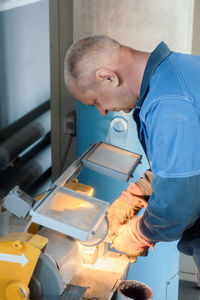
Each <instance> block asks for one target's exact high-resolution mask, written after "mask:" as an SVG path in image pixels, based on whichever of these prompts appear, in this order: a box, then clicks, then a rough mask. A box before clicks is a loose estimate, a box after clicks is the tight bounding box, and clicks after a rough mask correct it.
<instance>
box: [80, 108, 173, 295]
mask: <svg viewBox="0 0 200 300" xmlns="http://www.w3.org/2000/svg"><path fill="white" fill-rule="evenodd" d="M99 141H103V142H107V143H110V144H113V145H116V146H118V147H121V148H124V149H127V150H130V151H133V152H135V153H139V154H141V155H142V157H143V158H142V164H141V165H139V166H138V167H137V168H136V170H135V172H134V177H133V178H132V179H131V180H130V181H129V182H128V183H125V182H122V181H119V180H117V179H114V178H110V177H108V176H105V175H102V174H99V173H97V172H95V171H92V170H89V169H86V168H83V170H82V172H81V174H80V175H79V181H80V182H82V183H85V184H88V185H90V186H92V187H94V189H95V197H97V198H100V199H102V200H105V201H109V202H111V203H112V202H113V201H114V200H115V199H116V198H117V197H119V195H120V194H121V192H122V191H123V190H124V189H126V188H127V187H128V185H129V183H130V182H136V181H137V180H138V179H139V178H140V176H141V175H142V174H143V173H144V171H145V170H146V169H148V168H149V165H148V162H147V159H146V157H145V154H144V152H143V149H142V147H141V145H140V142H139V141H138V137H137V131H136V124H135V122H134V121H133V119H132V112H130V113H129V114H126V113H123V112H109V114H108V115H107V116H103V115H101V114H100V113H99V112H98V111H97V110H96V108H95V107H91V106H90V107H87V106H84V105H82V104H81V103H79V102H78V104H77V151H78V153H77V154H78V156H80V155H81V154H83V152H84V151H85V150H87V148H88V147H89V146H90V144H93V143H98V142H99ZM141 213H142V212H141ZM178 266H179V255H178V251H177V249H176V242H173V243H159V244H157V245H156V246H155V249H154V251H152V250H151V249H150V250H149V254H148V256H147V257H139V258H138V259H137V262H136V263H134V264H132V265H131V267H130V271H129V274H128V279H134V280H138V281H141V282H144V283H145V284H147V285H148V286H150V287H151V289H152V290H153V294H154V297H153V299H154V300H168V299H169V294H170V300H177V299H178V276H177V274H178ZM172 283H173V284H172ZM169 287H170V289H169Z"/></svg>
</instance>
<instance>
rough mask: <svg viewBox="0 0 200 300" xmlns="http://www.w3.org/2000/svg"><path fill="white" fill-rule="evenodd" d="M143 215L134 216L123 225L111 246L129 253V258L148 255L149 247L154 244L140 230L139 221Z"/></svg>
mask: <svg viewBox="0 0 200 300" xmlns="http://www.w3.org/2000/svg"><path fill="white" fill-rule="evenodd" d="M141 217H142V216H140V217H133V218H132V219H131V220H129V222H128V223H127V224H124V225H121V227H120V228H119V232H118V235H117V236H116V237H115V238H114V240H113V243H112V245H111V248H113V247H114V248H115V249H116V250H118V251H120V252H124V253H125V254H127V256H128V257H129V258H133V257H137V256H146V255H147V254H148V249H149V247H152V249H153V248H154V245H153V244H151V243H149V242H148V241H147V240H145V239H144V238H143V237H142V236H141V235H140V233H139V232H138V222H139V220H140V218H141Z"/></svg>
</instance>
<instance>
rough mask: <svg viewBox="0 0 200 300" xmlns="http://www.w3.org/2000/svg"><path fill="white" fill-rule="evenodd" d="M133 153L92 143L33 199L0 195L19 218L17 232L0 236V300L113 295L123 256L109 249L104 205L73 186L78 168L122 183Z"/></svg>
mask: <svg viewBox="0 0 200 300" xmlns="http://www.w3.org/2000/svg"><path fill="white" fill-rule="evenodd" d="M140 162H141V155H138V154H136V153H133V152H130V151H127V150H124V149H122V148H119V147H115V146H113V145H110V144H107V143H103V142H99V143H95V144H92V145H91V146H90V147H89V149H88V150H87V151H86V152H85V153H84V154H83V155H82V156H81V157H80V158H78V159H77V160H75V161H74V162H73V163H72V164H71V166H70V167H69V168H67V169H66V171H65V172H64V173H63V174H62V175H61V176H60V177H59V178H58V179H57V180H56V181H55V182H54V183H53V184H52V185H51V186H50V187H49V188H48V190H47V192H46V193H45V194H44V195H43V196H42V197H41V199H40V200H38V201H35V199H33V198H32V197H30V196H29V195H28V194H26V193H25V192H23V191H22V190H21V189H20V188H19V187H18V186H16V187H15V188H14V189H13V190H11V191H10V192H9V194H8V195H7V196H6V197H5V199H4V200H3V203H2V206H3V208H4V210H6V211H7V212H9V213H10V214H12V215H15V216H16V217H17V218H18V219H20V220H21V219H23V220H24V225H23V230H22V231H24V232H12V233H8V234H7V235H3V236H2V237H1V238H0V299H1V300H14V299H15V300H21V299H22V300H23V299H31V300H35V299H37V300H47V299H48V300H51V299H52V300H53V299H60V300H64V299H68V300H71V299H73V300H79V299H98V300H108V299H111V298H112V297H114V295H115V291H116V288H117V286H118V284H119V283H120V281H121V280H123V279H126V276H127V272H128V268H129V259H128V258H127V256H126V255H125V254H124V253H119V252H117V251H111V250H110V249H109V247H108V246H109V243H107V241H106V242H105V238H106V236H107V233H108V229H109V226H108V219H107V211H108V208H109V203H108V202H106V201H103V200H100V199H98V198H95V197H94V196H93V194H94V188H92V187H90V186H88V185H85V184H81V183H79V182H78V181H77V179H76V178H77V176H78V175H79V173H80V172H81V169H82V167H83V166H84V167H86V168H90V169H93V170H94V171H96V172H99V173H102V174H104V175H105V176H111V177H114V178H117V179H120V180H123V181H128V180H129V178H130V177H131V176H132V173H133V172H134V170H135V168H136V167H137V165H138V164H139V163H140Z"/></svg>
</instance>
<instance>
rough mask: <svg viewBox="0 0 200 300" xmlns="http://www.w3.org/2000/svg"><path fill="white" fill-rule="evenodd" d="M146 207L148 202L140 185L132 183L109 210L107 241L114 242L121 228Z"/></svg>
mask: <svg viewBox="0 0 200 300" xmlns="http://www.w3.org/2000/svg"><path fill="white" fill-rule="evenodd" d="M146 206H147V202H146V201H145V200H144V198H143V194H142V191H141V190H140V188H139V187H138V185H137V184H135V183H130V185H129V187H128V189H127V190H126V191H124V192H122V194H121V196H120V197H119V198H118V199H117V200H115V201H114V202H113V204H112V205H111V206H110V208H109V210H108V221H109V233H108V236H107V238H106V240H105V241H106V242H112V240H113V238H114V237H115V236H116V235H117V234H118V230H119V227H120V226H121V225H122V224H125V223H126V222H127V221H128V220H129V219H131V218H132V217H133V216H136V215H137V213H138V212H139V211H140V209H141V208H143V207H146Z"/></svg>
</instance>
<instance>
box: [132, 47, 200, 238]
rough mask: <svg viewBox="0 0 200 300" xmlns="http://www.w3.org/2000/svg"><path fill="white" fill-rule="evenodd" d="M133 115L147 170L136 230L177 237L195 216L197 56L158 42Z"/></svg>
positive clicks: (199, 187)
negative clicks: (148, 181)
mask: <svg viewBox="0 0 200 300" xmlns="http://www.w3.org/2000/svg"><path fill="white" fill-rule="evenodd" d="M133 117H134V119H135V121H136V123H137V126H138V135H139V139H140V141H141V144H142V145H143V148H144V150H145V152H146V154H147V158H148V160H149V163H150V166H151V169H152V173H153V181H152V189H153V193H152V195H151V197H150V198H149V202H148V207H147V208H146V210H145V212H144V214H143V217H142V218H141V220H140V223H139V230H140V233H141V235H143V236H144V238H146V239H147V240H148V241H150V242H153V243H155V242H158V241H173V240H177V239H179V238H181V236H182V234H183V232H184V231H185V230H186V229H187V228H190V227H191V226H192V225H193V224H194V223H195V221H196V220H197V219H198V218H199V216H200V56H196V55H189V54H182V53H176V52H172V51H170V49H169V48H168V46H167V45H166V44H165V43H163V42H161V43H160V44H159V45H158V46H157V48H156V49H155V50H154V51H153V52H152V53H151V55H150V57H149V60H148V62H147V65H146V69H145V72H144V76H143V80H142V85H141V90H140V98H139V100H138V102H137V106H136V109H135V111H134V113H133ZM199 237H200V230H199Z"/></svg>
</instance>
